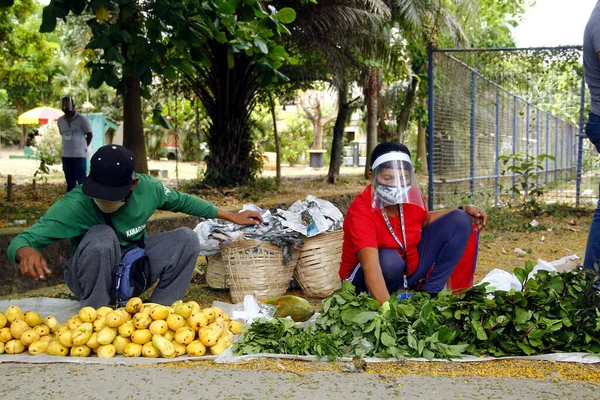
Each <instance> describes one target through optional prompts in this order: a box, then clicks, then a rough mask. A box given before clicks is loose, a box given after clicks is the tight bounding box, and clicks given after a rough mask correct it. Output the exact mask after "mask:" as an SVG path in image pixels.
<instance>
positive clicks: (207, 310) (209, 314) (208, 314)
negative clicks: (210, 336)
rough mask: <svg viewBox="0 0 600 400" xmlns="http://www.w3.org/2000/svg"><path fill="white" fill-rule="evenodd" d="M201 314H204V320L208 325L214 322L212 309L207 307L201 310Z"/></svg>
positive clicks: (214, 316)
mask: <svg viewBox="0 0 600 400" xmlns="http://www.w3.org/2000/svg"><path fill="white" fill-rule="evenodd" d="M201 312H202V314H204V316H205V317H206V320H207V321H208V323H209V324H212V323H213V322H215V318H216V315H215V311H214V310H213V309H212V307H208V308H203V309H202V310H201Z"/></svg>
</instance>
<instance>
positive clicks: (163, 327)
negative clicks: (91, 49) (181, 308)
mask: <svg viewBox="0 0 600 400" xmlns="http://www.w3.org/2000/svg"><path fill="white" fill-rule="evenodd" d="M172 315H175V314H172ZM148 329H149V330H150V333H152V334H153V335H155V334H158V335H164V334H165V333H167V331H168V330H169V325H167V321H165V320H163V319H159V320H156V321H152V323H151V324H150V327H148Z"/></svg>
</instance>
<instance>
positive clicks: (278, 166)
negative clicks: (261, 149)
mask: <svg viewBox="0 0 600 400" xmlns="http://www.w3.org/2000/svg"><path fill="white" fill-rule="evenodd" d="M269 107H270V108H271V117H272V118H273V136H274V137H275V152H276V153H275V154H276V156H275V157H276V161H275V170H276V172H275V176H276V177H277V181H278V182H281V149H280V147H279V146H280V143H279V134H278V133H277V115H276V114H275V101H273V93H271V92H269Z"/></svg>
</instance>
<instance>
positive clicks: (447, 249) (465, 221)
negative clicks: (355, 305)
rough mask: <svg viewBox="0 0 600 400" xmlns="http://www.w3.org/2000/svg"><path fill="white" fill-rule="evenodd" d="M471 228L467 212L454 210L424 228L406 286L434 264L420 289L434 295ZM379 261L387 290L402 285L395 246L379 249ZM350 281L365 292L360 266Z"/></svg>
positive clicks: (400, 261) (413, 284)
mask: <svg viewBox="0 0 600 400" xmlns="http://www.w3.org/2000/svg"><path fill="white" fill-rule="evenodd" d="M472 228H473V225H472V223H471V219H470V218H469V216H468V215H467V213H465V212H464V211H461V210H454V211H451V212H449V213H448V214H446V215H444V216H442V217H440V218H438V219H436V220H435V221H433V222H432V223H431V224H430V225H428V226H427V227H426V228H425V229H423V231H422V233H421V241H420V242H419V244H418V245H417V250H418V252H419V265H418V266H417V269H416V270H415V271H414V272H413V273H412V274H411V275H409V276H408V286H409V287H411V288H415V287H416V286H417V283H418V282H419V281H420V280H421V279H423V278H425V277H426V275H427V273H428V272H429V270H431V269H432V268H433V269H432V270H431V274H429V277H428V278H427V280H426V281H425V285H424V286H423V291H425V292H427V293H430V294H433V295H436V294H438V293H439V292H441V291H442V290H443V289H444V286H445V285H446V282H447V281H448V278H450V275H451V274H452V271H454V268H455V267H456V264H458V262H459V261H460V259H461V257H462V255H463V253H464V251H465V248H466V247H467V243H468V242H469V238H470V237H471V231H472ZM434 263H435V266H434ZM379 265H380V266H381V272H382V274H383V279H384V280H385V284H386V286H387V289H388V292H389V293H390V294H392V293H394V292H397V291H398V290H400V289H402V288H403V274H404V268H405V264H404V260H403V259H402V256H400V254H399V253H398V252H397V251H396V250H394V249H379ZM352 283H353V284H354V286H355V287H356V293H361V292H368V289H367V285H366V283H365V276H364V272H363V269H362V268H359V269H358V270H357V271H356V274H355V275H354V279H353V280H352Z"/></svg>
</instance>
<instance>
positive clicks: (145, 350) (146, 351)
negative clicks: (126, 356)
mask: <svg viewBox="0 0 600 400" xmlns="http://www.w3.org/2000/svg"><path fill="white" fill-rule="evenodd" d="M142 356H144V357H148V358H158V357H159V356H160V354H159V353H158V350H156V347H154V345H153V344H152V342H151V341H150V342H148V343H146V344H144V345H143V346H142Z"/></svg>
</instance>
